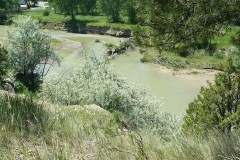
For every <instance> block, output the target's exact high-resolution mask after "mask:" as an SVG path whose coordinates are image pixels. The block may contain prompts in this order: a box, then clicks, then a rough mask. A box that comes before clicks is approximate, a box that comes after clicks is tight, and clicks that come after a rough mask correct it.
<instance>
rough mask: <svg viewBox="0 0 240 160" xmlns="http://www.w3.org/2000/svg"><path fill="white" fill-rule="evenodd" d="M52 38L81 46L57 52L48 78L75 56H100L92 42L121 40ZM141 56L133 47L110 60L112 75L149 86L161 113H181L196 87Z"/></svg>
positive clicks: (76, 61)
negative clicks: (58, 61) (58, 59)
mask: <svg viewBox="0 0 240 160" xmlns="http://www.w3.org/2000/svg"><path fill="white" fill-rule="evenodd" d="M4 28H5V27H4V26H0V39H1V38H3V37H5V36H6V31H5V29H4ZM49 33H50V35H51V36H52V37H53V38H62V39H68V40H72V41H74V42H81V44H82V47H78V48H74V47H73V48H68V49H62V50H60V51H59V53H60V54H61V56H63V57H64V59H63V60H62V63H61V66H60V67H58V66H54V67H53V68H52V69H51V71H50V75H51V74H54V73H59V72H64V71H67V70H68V69H71V68H73V67H77V66H78V64H79V63H80V61H79V57H80V56H79V55H80V54H81V52H94V53H95V54H102V53H103V48H104V47H103V43H95V40H96V39H99V40H100V41H102V42H105V43H113V44H118V43H119V41H120V40H121V39H119V38H116V37H110V36H104V35H92V34H73V33H67V32H63V31H50V32H49ZM141 57H142V55H141V54H139V51H138V49H137V48H136V49H135V50H133V51H129V52H127V53H125V54H123V55H120V56H118V57H117V58H116V59H114V60H112V63H113V65H114V66H115V70H116V72H120V73H121V74H123V75H125V76H126V78H127V81H129V82H130V81H131V82H132V81H136V82H137V83H140V84H143V85H146V86H148V87H149V89H150V92H151V93H152V94H153V95H154V96H156V97H157V98H159V99H162V98H163V99H162V101H163V102H164V108H163V109H164V110H165V111H167V112H171V113H181V112H184V111H185V109H186V108H187V107H188V103H189V102H191V101H192V100H193V99H194V97H195V96H196V95H197V94H198V92H199V90H200V85H199V84H197V83H195V82H192V81H188V80H183V79H180V78H178V77H175V76H172V75H168V74H165V73H161V72H160V69H159V66H156V65H153V64H144V63H141V62H140V59H141Z"/></svg>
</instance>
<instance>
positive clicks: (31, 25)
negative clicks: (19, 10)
mask: <svg viewBox="0 0 240 160" xmlns="http://www.w3.org/2000/svg"><path fill="white" fill-rule="evenodd" d="M13 22H14V24H15V27H16V28H14V29H13V30H8V40H7V49H8V51H9V54H10V63H11V65H12V67H13V68H14V69H15V70H16V72H17V77H16V78H18V80H22V82H23V83H24V84H25V85H26V86H27V87H28V88H29V90H30V91H33V92H35V91H36V90H37V88H38V86H39V83H41V81H42V80H43V77H44V76H45V75H46V74H47V73H48V71H49V69H50V67H51V66H52V64H53V63H54V62H55V61H56V62H57V63H59V62H60V60H59V58H58V57H57V55H56V53H55V52H54V49H53V47H52V43H51V37H50V36H49V35H48V34H47V33H46V32H40V31H38V29H39V26H40V24H39V23H38V21H36V20H32V19H31V17H24V16H20V17H18V18H16V19H14V20H13Z"/></svg>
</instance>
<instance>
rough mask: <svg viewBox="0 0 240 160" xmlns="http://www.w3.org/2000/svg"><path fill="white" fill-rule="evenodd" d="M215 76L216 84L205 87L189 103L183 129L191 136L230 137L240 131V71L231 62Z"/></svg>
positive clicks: (230, 60)
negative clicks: (219, 133) (223, 135)
mask: <svg viewBox="0 0 240 160" xmlns="http://www.w3.org/2000/svg"><path fill="white" fill-rule="evenodd" d="M222 69H223V72H220V73H218V74H216V75H215V80H214V82H215V83H210V82H209V83H208V87H202V88H201V90H200V94H199V95H198V96H197V97H196V98H195V99H194V101H193V102H191V103H189V107H188V109H187V110H186V112H187V114H186V115H185V117H184V124H183V129H184V131H185V132H187V133H190V134H192V133H196V134H205V133H209V132H210V133H212V132H213V133H216V132H223V133H225V132H226V133H230V132H233V131H236V130H239V129H240V127H239V122H240V118H239V117H240V107H239V106H240V101H239V98H238V97H239V96H240V92H239V89H240V83H239V82H240V76H239V75H240V70H239V68H237V67H236V65H234V62H233V60H232V59H231V58H229V60H228V61H227V63H226V64H225V65H224V66H223V67H222Z"/></svg>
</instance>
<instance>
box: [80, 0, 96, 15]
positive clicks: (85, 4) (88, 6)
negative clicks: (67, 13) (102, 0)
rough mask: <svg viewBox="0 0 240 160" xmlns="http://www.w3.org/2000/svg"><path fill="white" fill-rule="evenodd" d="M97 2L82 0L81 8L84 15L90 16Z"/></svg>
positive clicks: (94, 0)
mask: <svg viewBox="0 0 240 160" xmlns="http://www.w3.org/2000/svg"><path fill="white" fill-rule="evenodd" d="M96 3H97V0H81V3H80V4H79V8H80V11H81V13H82V14H89V13H91V12H93V10H94V8H96Z"/></svg>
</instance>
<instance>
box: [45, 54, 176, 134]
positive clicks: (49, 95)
mask: <svg viewBox="0 0 240 160" xmlns="http://www.w3.org/2000/svg"><path fill="white" fill-rule="evenodd" d="M79 63H80V64H82V65H81V66H80V67H78V69H75V70H73V71H72V72H69V73H68V74H65V76H63V77H62V76H60V77H53V78H52V79H51V80H50V81H49V82H44V83H43V87H42V89H43V90H42V93H41V94H42V96H43V97H44V98H46V99H49V100H50V101H52V102H58V103H62V104H63V105H76V104H79V102H81V101H85V102H86V103H87V104H96V105H98V106H100V107H102V108H104V109H106V110H110V111H111V110H114V111H118V112H120V114H121V115H122V116H123V117H124V118H125V119H126V120H127V121H128V123H129V125H131V126H132V127H134V128H139V129H140V128H143V127H146V128H155V127H156V128H157V129H156V130H157V131H158V132H159V134H161V135H165V134H166V133H167V132H168V131H169V130H168V129H169V128H171V129H174V128H177V126H178V125H179V121H178V125H176V124H177V123H175V122H176V121H175V120H174V118H173V117H172V115H170V114H168V113H165V112H162V111H161V107H162V105H163V104H162V102H161V101H160V100H157V99H156V97H154V96H153V95H152V94H150V93H149V91H148V89H147V88H146V87H144V86H142V85H139V84H136V83H135V82H133V83H127V82H126V81H125V77H123V76H121V75H119V74H116V73H114V70H113V68H112V67H111V65H109V60H108V59H107V57H99V58H96V57H95V56H94V55H93V54H86V55H85V56H84V57H82V58H81V61H80V62H79ZM173 121H174V122H173ZM171 123H173V124H174V125H173V124H171ZM178 127H179V126H178ZM171 129H170V130H171Z"/></svg>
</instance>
